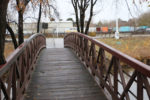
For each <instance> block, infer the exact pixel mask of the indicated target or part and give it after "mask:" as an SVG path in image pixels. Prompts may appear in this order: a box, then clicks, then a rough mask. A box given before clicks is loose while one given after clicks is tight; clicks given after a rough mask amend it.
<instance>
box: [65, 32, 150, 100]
mask: <svg viewBox="0 0 150 100" xmlns="http://www.w3.org/2000/svg"><path fill="white" fill-rule="evenodd" d="M64 45H65V47H70V48H72V49H73V50H74V51H75V52H76V54H77V55H78V56H79V57H81V58H82V60H83V61H84V62H85V64H86V66H87V67H90V69H91V71H92V74H93V75H94V76H97V77H98V78H99V80H100V86H101V87H102V88H103V89H104V90H107V91H108V92H109V93H110V95H111V96H112V98H113V99H114V100H123V99H124V98H126V100H130V99H131V98H132V97H131V95H129V93H130V94H132V96H133V97H134V98H136V99H137V100H143V95H144V96H145V95H146V94H145V93H143V90H146V92H147V97H148V98H149V99H150V87H149V86H150V85H149V81H148V79H149V77H150V66H148V65H146V64H144V63H142V62H140V61H138V60H136V59H134V58H132V57H130V56H128V55H126V54H124V53H122V52H120V51H118V50H116V49H114V48H112V47H110V46H108V45H106V44H104V43H103V42H100V41H97V40H95V39H93V38H92V37H89V36H87V35H84V34H81V33H70V34H68V35H66V36H65V38H64ZM108 54H109V55H111V59H110V57H108ZM123 66H126V67H129V68H132V69H133V72H132V75H129V74H128V73H127V72H125V70H124V69H123ZM125 75H126V76H129V78H130V80H129V81H127V80H126V79H125V77H124V76H125ZM119 76H120V79H119ZM112 78H113V81H112ZM136 78H137V79H136ZM134 82H136V83H137V95H136V93H133V91H130V87H131V85H132V84H133V83H134ZM118 84H121V85H122V88H123V89H124V91H122V92H121V91H119V89H118V88H119V85H118ZM144 99H145V98H144ZM131 100H132V99H131Z"/></svg>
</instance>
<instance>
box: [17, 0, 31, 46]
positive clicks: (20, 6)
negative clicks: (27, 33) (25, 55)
mask: <svg viewBox="0 0 150 100" xmlns="http://www.w3.org/2000/svg"><path fill="white" fill-rule="evenodd" d="M29 2H30V0H16V4H17V10H18V40H19V41H18V42H19V45H20V44H22V43H23V42H24V34H23V14H24V11H25V9H26V6H27V5H28V3H29Z"/></svg>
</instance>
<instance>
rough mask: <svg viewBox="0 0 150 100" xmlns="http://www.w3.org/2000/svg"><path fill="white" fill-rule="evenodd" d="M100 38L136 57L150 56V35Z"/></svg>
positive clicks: (144, 57)
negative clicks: (117, 38)
mask: <svg viewBox="0 0 150 100" xmlns="http://www.w3.org/2000/svg"><path fill="white" fill-rule="evenodd" d="M98 40H99V41H102V42H104V43H106V44H108V45H110V46H112V47H113V48H115V49H117V50H119V51H121V52H123V53H125V54H127V55H129V56H132V57H134V58H136V59H139V60H141V59H148V58H150V37H130V38H121V39H119V40H116V39H114V38H106V39H98Z"/></svg>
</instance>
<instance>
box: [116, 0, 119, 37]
mask: <svg viewBox="0 0 150 100" xmlns="http://www.w3.org/2000/svg"><path fill="white" fill-rule="evenodd" d="M115 38H116V39H119V28H118V0H116V32H115Z"/></svg>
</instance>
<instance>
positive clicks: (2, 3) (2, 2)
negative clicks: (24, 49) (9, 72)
mask: <svg viewBox="0 0 150 100" xmlns="http://www.w3.org/2000/svg"><path fill="white" fill-rule="evenodd" d="M8 2H9V0H0V65H2V64H5V63H6V60H5V57H4V47H5V33H6V14H7V6H8Z"/></svg>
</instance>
